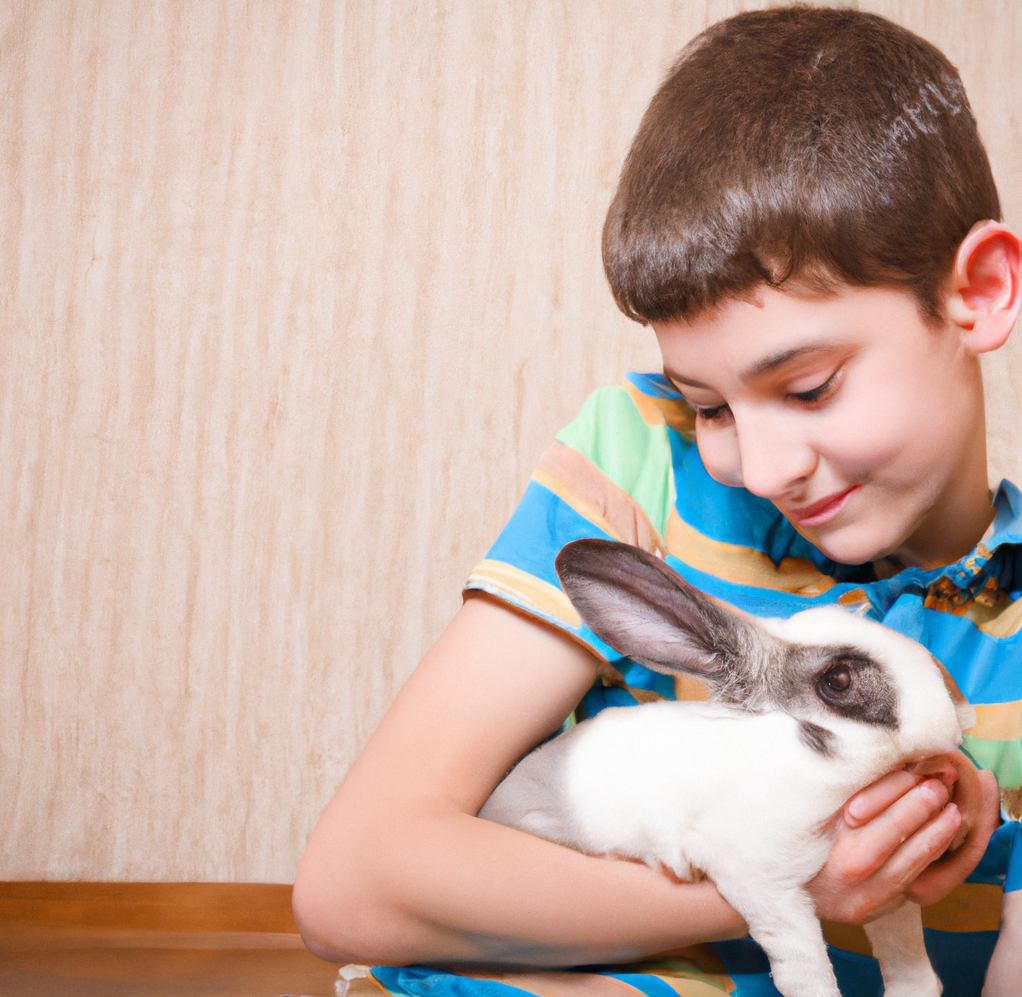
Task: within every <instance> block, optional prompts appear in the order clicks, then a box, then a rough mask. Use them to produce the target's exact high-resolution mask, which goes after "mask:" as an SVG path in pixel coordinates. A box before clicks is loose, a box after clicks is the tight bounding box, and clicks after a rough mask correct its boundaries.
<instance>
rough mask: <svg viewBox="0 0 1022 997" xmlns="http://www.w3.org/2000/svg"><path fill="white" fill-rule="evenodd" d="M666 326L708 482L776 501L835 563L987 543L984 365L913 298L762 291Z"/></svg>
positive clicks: (669, 353) (673, 375) (937, 554)
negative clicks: (982, 538)
mask: <svg viewBox="0 0 1022 997" xmlns="http://www.w3.org/2000/svg"><path fill="white" fill-rule="evenodd" d="M654 327H655V329H656V333H657V339H658V340H659V343H660V349H661V352H662V354H663V359H664V371H665V373H666V374H667V376H668V377H669V378H670V379H671V380H672V381H673V382H674V384H675V385H676V386H677V387H678V389H679V390H680V391H681V392H682V393H683V394H684V396H685V398H686V399H687V400H688V401H689V403H690V404H691V405H692V407H693V408H694V409H695V410H696V413H697V418H696V439H697V441H698V445H699V452H700V455H701V456H702V459H703V463H704V464H705V465H706V468H707V470H708V471H709V473H710V474H711V475H712V476H713V477H714V478H716V479H717V480H718V481H721V482H723V483H725V484H728V485H743V486H744V487H746V488H748V489H749V491H751V492H753V493H754V494H756V495H761V496H763V497H765V498H768V499H770V500H771V501H772V502H773V503H774V504H775V505H776V506H777V508H778V509H779V510H780V511H781V512H782V513H783V514H784V515H785V516H786V517H787V518H788V519H789V520H790V521H791V523H792V524H793V525H794V526H795V528H796V529H797V530H798V531H799V532H800V533H801V534H802V535H803V536H805V537H806V538H807V539H808V540H810V541H811V542H812V543H813V544H814V545H815V546H816V547H818V548H819V549H820V550H821V551H823V552H824V554H826V555H827V556H828V557H831V558H833V559H834V560H836V561H839V562H842V563H845V564H860V563H863V562H866V561H870V560H873V559H875V558H878V557H881V556H886V555H890V554H894V555H897V556H898V557H900V558H901V559H902V560H904V561H905V562H906V563H916V564H935V563H946V562H948V561H953V560H956V559H957V558H959V557H961V556H963V555H964V554H965V553H966V552H967V551H968V550H969V549H970V548H971V547H972V546H973V545H974V544H975V543H976V542H977V541H978V540H979V537H980V535H981V534H982V532H983V529H984V528H985V526H986V525H987V523H989V521H990V518H991V516H992V511H991V509H990V499H989V492H988V485H987V480H986V450H985V440H984V420H983V396H982V382H981V379H980V375H979V365H978V362H977V358H976V357H975V356H974V355H973V354H972V353H970V352H969V351H968V350H966V349H965V347H964V345H963V339H962V336H961V334H960V330H959V329H958V328H957V327H956V326H954V325H952V324H950V323H948V324H947V325H946V326H934V325H933V324H930V323H928V322H926V321H925V320H924V319H923V317H922V315H921V314H920V311H919V308H918V306H917V304H916V300H915V298H914V297H912V296H911V295H910V294H908V293H906V292H902V291H898V290H890V289H875V288H869V289H860V288H844V289H842V290H840V291H839V292H837V293H834V294H829V295H826V296H821V295H810V294H809V293H801V292H795V291H784V292H782V291H778V290H775V289H772V288H763V289H762V290H760V291H759V292H758V293H757V294H756V295H755V297H754V298H753V299H750V300H731V301H727V302H725V303H724V304H723V305H721V306H720V307H718V308H717V309H715V310H714V311H712V312H709V313H707V314H704V315H701V316H699V317H697V318H695V319H693V320H691V321H676V322H669V323H661V324H655V326H654Z"/></svg>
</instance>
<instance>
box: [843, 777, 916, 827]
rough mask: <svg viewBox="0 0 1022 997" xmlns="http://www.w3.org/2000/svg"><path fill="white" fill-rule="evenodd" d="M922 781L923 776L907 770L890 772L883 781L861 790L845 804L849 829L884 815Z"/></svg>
mask: <svg viewBox="0 0 1022 997" xmlns="http://www.w3.org/2000/svg"><path fill="white" fill-rule="evenodd" d="M922 781H923V777H922V776H921V775H916V774H914V773H911V772H909V771H908V770H907V769H898V770H897V771H896V772H889V773H888V774H887V775H885V776H884V777H883V778H882V779H878V780H877V781H876V782H874V783H872V784H871V785H869V786H867V787H866V788H865V789H861V790H859V792H858V793H856V794H855V795H854V796H853V797H852V798H851V799H850V800H849V801H848V803H847V804H845V811H844V817H845V823H846V824H847V825H848V826H849V827H861V826H862V825H863V824H865V823H867V822H868V821H871V820H873V818H875V817H877V816H879V815H880V814H882V813H883V812H884V811H885V810H886V809H887V808H888V807H890V806H891V805H892V804H894V803H895V802H896V801H897V800H899V799H901V797H903V796H904V795H905V794H906V793H907V792H909V790H911V789H912V788H913V787H914V786H918V785H919V783H920V782H922Z"/></svg>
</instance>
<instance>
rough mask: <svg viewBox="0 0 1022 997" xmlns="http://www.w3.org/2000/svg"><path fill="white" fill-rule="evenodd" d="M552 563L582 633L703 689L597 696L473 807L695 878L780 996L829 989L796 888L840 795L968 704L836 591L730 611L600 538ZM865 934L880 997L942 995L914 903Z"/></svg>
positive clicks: (826, 848) (590, 849)
mask: <svg viewBox="0 0 1022 997" xmlns="http://www.w3.org/2000/svg"><path fill="white" fill-rule="evenodd" d="M558 572H559V574H560V575H561V579H562V582H563V583H564V585H565V590H566V591H567V592H568V594H569V596H570V597H571V599H572V602H573V603H574V605H575V607H576V609H578V611H579V613H580V615H581V616H582V619H583V620H584V621H585V622H586V624H587V625H588V626H589V627H590V629H592V630H593V631H594V632H595V633H597V634H598V635H599V636H600V637H601V638H602V639H603V640H605V641H606V642H607V643H609V644H611V645H612V646H614V647H615V648H616V649H617V650H618V651H620V652H621V653H624V654H627V655H628V656H630V657H632V658H633V659H635V660H639V661H641V662H642V663H644V664H646V665H648V666H649V667H652V668H655V669H657V670H658V671H664V672H672V671H686V672H692V673H695V674H698V675H701V676H702V677H703V678H705V679H706V680H707V682H708V683H709V684H710V689H711V702H709V703H692V702H657V703H649V704H647V705H645V706H641V707H630V708H622V709H608V710H604V711H603V712H601V713H600V714H599V715H598V716H597V717H595V718H593V719H591V720H588V721H585V722H583V723H581V724H579V725H578V726H576V727H574V728H572V729H570V730H569V731H568V732H566V733H565V734H563V735H561V736H560V737H558V738H555V739H554V740H552V741H549V742H547V743H546V744H544V745H542V746H541V747H540V748H538V749H536V750H535V751H533V752H532V753H531V754H529V755H527V756H526V757H525V758H524V759H523V760H522V761H521V762H519V764H518V765H517V766H516V767H515V768H514V769H512V770H511V772H510V773H509V774H508V775H507V776H506V777H505V779H504V780H503V782H501V784H500V785H499V786H498V787H497V788H496V789H495V790H494V793H493V795H492V796H491V797H490V799H489V800H488V801H487V803H486V804H485V806H484V807H483V809H482V810H481V811H480V816H481V817H483V818H485V819H489V820H494V821H496V822H498V823H502V824H507V825H510V826H514V827H518V828H520V829H522V830H525V831H529V832H531V833H534V834H537V835H539V836H541V837H545V838H548V839H550V840H553V841H558V842H561V843H563V844H565V845H568V846H570V847H573V848H576V849H578V850H580V851H583V852H586V853H589V854H594V855H616V856H622V857H629V858H636V859H640V860H642V861H643V862H645V863H647V864H648V865H650V866H652V867H654V868H661V867H664V868H666V869H669V870H670V871H671V872H672V873H673V874H674V875H676V876H677V877H679V878H680V879H685V880H689V879H694V878H698V876H700V875H702V874H705V875H707V876H709V877H710V878H711V879H712V880H713V882H714V883H715V884H716V887H717V889H718V890H719V891H720V893H721V895H722V896H723V897H724V898H725V899H727V900H728V902H729V903H730V904H731V905H732V906H733V907H734V908H735V909H736V910H737V911H739V912H740V913H741V914H742V915H743V917H744V918H745V920H746V923H747V924H748V925H749V931H750V933H751V935H752V937H753V938H755V939H756V941H757V942H759V944H760V945H761V946H762V947H763V949H764V950H765V951H766V953H767V955H768V957H769V959H770V963H771V968H772V970H773V977H774V983H775V985H776V986H777V989H778V990H780V992H781V993H782V994H784V995H785V997H840V994H839V991H838V987H837V982H836V980H835V978H834V973H833V970H832V968H831V965H830V961H829V959H828V957H827V952H826V947H825V944H824V941H823V936H822V933H821V930H820V925H819V922H818V920H817V919H816V916H815V913H814V909H813V903H812V900H811V898H810V896H809V894H808V892H807V889H806V884H808V883H809V882H810V880H812V878H813V877H814V876H815V875H816V873H817V872H818V871H819V870H820V868H821V867H822V866H823V864H824V862H825V861H826V858H827V856H828V855H829V853H830V849H831V846H832V842H833V837H834V834H835V831H836V826H837V820H838V818H839V814H840V811H841V808H842V807H843V805H844V803H845V802H846V801H847V800H848V798H849V797H850V796H852V795H853V794H854V793H855V792H856V791H857V790H859V789H861V788H862V787H864V786H866V785H868V784H869V783H871V782H873V781H874V780H875V779H877V778H879V777H880V776H881V775H883V774H885V773H887V772H890V771H892V770H893V769H896V768H898V767H899V766H901V765H903V764H905V763H907V762H910V761H913V760H916V759H922V758H926V757H929V756H932V755H938V754H942V753H945V752H948V751H952V750H954V749H955V748H956V747H957V746H958V745H959V744H960V742H961V739H962V730H963V728H968V727H969V726H972V724H973V723H974V715H973V714H972V710H971V708H970V707H968V706H967V705H966V704H964V703H959V704H958V706H957V707H956V705H955V703H954V702H953V701H952V698H951V696H950V694H949V692H948V689H947V687H946V685H945V683H944V679H943V676H942V674H941V672H940V670H939V669H938V668H937V666H936V664H935V663H934V660H933V658H932V657H931V656H930V654H929V653H928V652H927V651H926V650H925V649H924V648H922V647H921V646H920V645H919V644H917V643H915V642H914V641H912V640H909V639H908V638H906V637H904V636H902V635H900V634H897V633H895V632H893V631H891V630H888V629H887V628H885V627H883V626H881V625H879V624H878V623H874V622H872V621H869V620H866V619H862V618H860V617H857V616H854V615H852V614H850V613H848V612H845V611H844V610H842V609H839V608H836V607H833V606H831V607H820V608H816V609H810V610H806V611H804V612H801V613H798V614H796V615H794V616H792V617H791V618H790V619H787V620H755V619H753V618H750V617H745V616H741V615H738V614H735V613H731V612H728V611H726V610H724V609H722V608H721V607H720V606H719V605H717V604H715V603H713V602H711V601H710V600H708V599H707V598H706V597H705V596H702V595H701V594H700V593H698V592H697V591H696V590H695V589H693V588H692V587H691V586H689V585H688V584H687V583H686V582H685V581H684V580H683V579H681V578H680V576H678V575H676V574H675V573H674V572H673V571H672V570H671V569H670V568H668V567H667V566H666V565H664V564H663V562H661V561H659V560H658V559H656V558H655V557H653V556H652V555H649V554H646V553H644V552H643V551H640V550H638V549H636V548H630V547H628V546H627V545H624V544H616V543H609V542H606V541H578V542H577V543H575V544H572V545H569V547H568V548H566V549H565V551H564V552H563V553H562V555H561V557H560V558H559V559H558ZM846 677H847V678H848V683H849V684H848V687H847V688H844V683H845V678H846ZM866 930H867V934H868V935H869V937H870V940H871V943H872V945H873V950H874V953H875V954H876V956H877V958H878V959H879V960H880V964H881V969H882V971H883V974H884V983H885V988H886V989H885V993H886V994H887V995H888V997H936V995H938V994H940V991H941V987H940V982H939V980H938V978H937V976H936V974H935V973H934V972H933V970H932V969H931V967H930V963H929V960H928V959H927V956H926V951H925V949H924V947H923V935H922V924H921V919H920V912H919V908H918V907H916V906H914V905H912V904H906V905H904V906H902V907H901V908H900V909H898V910H897V911H895V912H894V913H893V914H890V915H888V916H886V917H883V918H880V919H878V920H876V921H874V922H873V923H872V924H870V925H867V928H866Z"/></svg>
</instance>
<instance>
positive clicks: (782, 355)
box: [664, 344, 834, 391]
mask: <svg viewBox="0 0 1022 997" xmlns="http://www.w3.org/2000/svg"><path fill="white" fill-rule="evenodd" d="M833 351H834V345H833V344H827V345H823V344H809V345H807V346H795V347H792V348H791V349H789V350H780V351H778V352H777V353H771V354H770V355H769V356H766V357H764V358H763V359H762V360H759V361H757V362H756V363H754V364H753V365H752V366H751V367H749V368H748V369H746V370H745V371H743V372H742V373H741V374H740V375H739V376H740V378H741V379H742V380H743V381H754V380H755V379H756V378H758V377H762V376H763V375H764V374H769V373H771V372H772V371H775V370H776V369H777V368H778V367H783V366H784V365H785V364H786V363H789V362H790V361H792V360H797V359H798V358H799V357H804V356H811V355H812V354H814V353H832V352H833ZM664 374H665V375H666V376H667V378H668V380H670V381H673V382H674V383H675V384H684V385H686V386H687V387H689V388H705V389H706V390H707V391H709V390H711V389H710V386H709V385H708V384H703V383H702V381H693V380H692V379H691V378H688V377H681V375H679V374H675V373H673V372H672V371H670V370H668V369H667V366H666V364H665V365H664Z"/></svg>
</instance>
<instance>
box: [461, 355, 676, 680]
mask: <svg viewBox="0 0 1022 997" xmlns="http://www.w3.org/2000/svg"><path fill="white" fill-rule="evenodd" d="M633 377H634V375H633ZM663 409H664V406H662V405H657V404H651V403H650V402H649V401H648V396H646V395H643V394H642V393H641V392H640V391H638V390H637V389H636V388H635V386H634V384H633V383H632V382H631V381H629V380H626V381H625V383H624V384H623V385H622V386H620V387H610V388H603V389H601V390H599V391H597V392H595V393H594V394H593V395H591V396H590V398H589V399H588V401H587V402H586V403H585V405H584V406H583V408H582V411H581V412H580V413H579V415H578V417H577V418H576V419H575V421H574V422H572V423H571V424H570V425H569V426H568V427H567V428H566V429H564V430H563V431H562V432H561V433H559V434H558V436H557V439H556V440H555V442H554V443H553V444H552V445H551V446H550V448H549V449H548V450H547V451H546V453H545V454H544V455H543V457H542V458H541V460H540V462H539V465H538V467H537V468H536V470H535V472H534V473H533V475H532V478H531V480H530V482H529V485H528V488H527V489H526V492H525V495H524V496H523V497H522V500H521V502H520V503H519V505H518V508H517V509H516V510H515V512H514V514H513V515H512V516H511V519H510V520H509V522H508V523H507V525H506V526H505V527H504V529H503V530H502V531H501V533H500V535H499V536H498V537H497V540H496V542H495V543H494V545H493V546H492V547H491V548H490V550H489V552H488V553H487V555H486V557H485V558H484V559H483V560H482V561H481V562H480V563H479V564H478V565H476V567H475V569H474V570H473V571H472V573H471V574H470V575H469V578H468V581H467V583H466V585H465V590H466V592H471V591H480V592H486V593H488V594H489V595H491V596H494V597H495V598H497V599H499V600H501V601H503V602H505V603H507V604H508V605H510V606H513V607H514V608H515V609H516V610H518V611H520V612H523V613H526V614H527V615H529V616H533V617H535V618H537V619H540V620H543V621H545V622H546V623H549V624H552V625H553V626H556V627H558V628H559V629H562V630H564V631H566V632H568V633H570V634H571V635H572V636H574V637H575V638H576V639H578V640H580V641H581V642H582V643H583V644H585V645H586V646H587V647H589V648H590V649H591V650H592V651H593V652H595V653H596V654H597V656H599V657H600V658H602V659H603V660H605V661H614V660H618V659H619V658H620V655H618V653H617V652H616V651H614V650H613V649H612V648H611V647H609V646H608V645H607V644H605V643H603V641H601V640H600V639H599V638H598V637H596V636H595V635H594V634H593V633H592V632H590V631H589V629H588V628H587V627H585V625H584V624H583V623H582V622H581V620H580V619H579V617H578V614H577V613H576V612H575V610H574V608H573V607H572V605H571V603H570V602H569V600H568V597H567V596H566V595H565V594H564V590H563V589H562V588H561V585H560V582H559V580H558V578H557V572H556V570H555V568H554V561H555V559H556V557H557V554H558V553H559V552H560V550H561V548H562V547H564V546H565V544H568V543H571V542H572V541H574V540H580V539H582V538H584V537H602V538H605V539H612V540H620V541H624V542H626V543H630V544H634V545H635V546H637V547H642V548H643V549H644V550H648V551H652V552H655V553H658V554H660V555H661V556H663V554H664V553H665V549H666V548H665V544H664V539H663V537H664V528H665V524H666V521H667V517H668V514H669V511H670V508H671V506H672V503H673V498H674V481H673V472H672V463H671V447H670V442H669V439H668V435H667V418H666V417H665V413H664V411H663Z"/></svg>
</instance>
